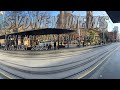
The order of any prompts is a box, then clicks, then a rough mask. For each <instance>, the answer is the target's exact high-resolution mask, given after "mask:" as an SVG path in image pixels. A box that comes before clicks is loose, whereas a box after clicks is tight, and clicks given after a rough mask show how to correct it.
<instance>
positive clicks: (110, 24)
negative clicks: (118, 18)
mask: <svg viewBox="0 0 120 90" xmlns="http://www.w3.org/2000/svg"><path fill="white" fill-rule="evenodd" d="M0 14H2V12H0ZM58 14H59V11H51V15H52V16H57V15H58ZM72 14H74V15H80V16H86V11H74V12H73V13H72ZM93 16H108V15H107V13H106V11H93ZM0 19H1V18H0ZM107 22H108V31H112V30H113V28H114V26H118V28H119V32H120V23H113V22H112V21H111V19H109V20H107Z"/></svg>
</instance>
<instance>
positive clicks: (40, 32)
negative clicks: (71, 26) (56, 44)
mask: <svg viewBox="0 0 120 90" xmlns="http://www.w3.org/2000/svg"><path fill="white" fill-rule="evenodd" d="M71 32H75V30H68V29H57V28H46V29H39V30H29V31H24V32H18V33H12V34H8V35H21V36H25V35H47V34H66V33H71ZM4 38H5V35H2V36H0V39H4Z"/></svg>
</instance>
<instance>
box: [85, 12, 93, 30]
mask: <svg viewBox="0 0 120 90" xmlns="http://www.w3.org/2000/svg"><path fill="white" fill-rule="evenodd" d="M86 13H87V14H86V28H87V29H90V28H93V25H92V20H93V11H87V12H86Z"/></svg>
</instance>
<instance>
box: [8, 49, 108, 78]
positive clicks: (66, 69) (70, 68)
mask: <svg viewBox="0 0 120 90" xmlns="http://www.w3.org/2000/svg"><path fill="white" fill-rule="evenodd" d="M106 52H107V51H106ZM106 52H105V53H106ZM102 54H104V53H102ZM97 57H99V56H97ZM97 57H95V58H93V59H91V60H88V61H86V62H84V63H82V64H78V65H74V66H72V67H69V68H65V69H61V70H57V71H54V72H53V71H52V72H46V73H45V72H44V73H37V74H40V75H41V74H53V73H61V72H65V71H69V70H72V69H74V68H77V67H80V66H82V65H85V64H87V63H90V62H92V61H94V60H95V59H96V58H97ZM9 68H10V67H9ZM12 69H13V68H12ZM17 71H19V70H17ZM20 72H21V71H20ZM22 72H24V73H31V74H35V73H32V72H25V71H24V70H23V71H22ZM13 75H14V74H13ZM17 77H20V76H17ZM20 78H24V77H20Z"/></svg>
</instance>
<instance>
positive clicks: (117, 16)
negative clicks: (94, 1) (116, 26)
mask: <svg viewBox="0 0 120 90" xmlns="http://www.w3.org/2000/svg"><path fill="white" fill-rule="evenodd" d="M106 12H107V14H108V16H109V17H110V19H111V20H112V22H113V23H119V22H120V11H106Z"/></svg>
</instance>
